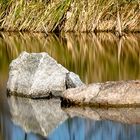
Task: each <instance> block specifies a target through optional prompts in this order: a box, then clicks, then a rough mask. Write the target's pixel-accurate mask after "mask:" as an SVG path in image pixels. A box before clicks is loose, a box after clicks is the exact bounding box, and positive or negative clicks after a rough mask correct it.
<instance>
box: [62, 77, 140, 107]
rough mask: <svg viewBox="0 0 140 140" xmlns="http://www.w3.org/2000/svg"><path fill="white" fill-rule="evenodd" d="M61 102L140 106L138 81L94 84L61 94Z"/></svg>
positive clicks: (139, 85)
mask: <svg viewBox="0 0 140 140" xmlns="http://www.w3.org/2000/svg"><path fill="white" fill-rule="evenodd" d="M63 98H64V99H63V101H64V102H65V103H67V101H68V103H70V104H78V105H93V106H99V107H100V106H116V107H117V106H140V81H139V80H136V81H133V80H132V81H116V82H106V83H94V84H90V85H84V86H81V87H77V88H75V89H68V90H67V91H65V92H64V93H63Z"/></svg>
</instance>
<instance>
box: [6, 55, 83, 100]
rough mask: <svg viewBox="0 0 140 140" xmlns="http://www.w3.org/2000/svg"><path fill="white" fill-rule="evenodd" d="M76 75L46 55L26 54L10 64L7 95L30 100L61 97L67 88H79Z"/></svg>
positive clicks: (78, 80) (80, 83)
mask: <svg viewBox="0 0 140 140" xmlns="http://www.w3.org/2000/svg"><path fill="white" fill-rule="evenodd" d="M81 85H83V83H82V82H81V80H80V78H79V76H78V75H76V74H74V73H72V72H69V71H68V70H67V69H66V68H64V67H63V66H62V65H60V64H58V63H57V62H56V61H55V60H54V59H53V58H52V57H50V56H49V55H48V54H47V53H31V54H29V53H27V52H23V53H21V55H20V56H19V57H18V58H17V59H15V60H13V61H12V63H11V64H10V72H9V79H8V83H7V89H8V93H9V94H15V95H18V96H25V97H31V98H44V97H48V96H50V95H54V96H61V93H62V92H63V91H65V90H66V89H67V88H71V87H77V86H81Z"/></svg>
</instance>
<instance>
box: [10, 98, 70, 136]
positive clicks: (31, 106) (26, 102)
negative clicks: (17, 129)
mask: <svg viewBox="0 0 140 140" xmlns="http://www.w3.org/2000/svg"><path fill="white" fill-rule="evenodd" d="M8 104H9V107H10V113H11V116H12V117H11V118H12V121H13V122H14V123H15V124H17V125H19V126H21V127H22V128H23V129H24V130H25V132H27V133H29V132H33V133H37V134H40V135H43V136H47V135H48V134H50V133H51V132H52V131H53V130H54V129H55V128H56V127H58V126H59V125H60V124H61V123H63V122H64V121H65V120H67V119H68V115H67V113H65V112H64V111H63V110H62V109H61V102H60V100H59V99H50V100H45V99H44V100H43V99H41V100H32V99H28V98H21V97H15V96H11V97H10V98H8Z"/></svg>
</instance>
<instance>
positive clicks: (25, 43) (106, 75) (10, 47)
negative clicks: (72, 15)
mask: <svg viewBox="0 0 140 140" xmlns="http://www.w3.org/2000/svg"><path fill="white" fill-rule="evenodd" d="M24 50H25V51H27V52H42V51H43V52H48V53H49V54H50V55H51V56H53V57H54V58H55V59H56V60H57V61H58V62H59V63H61V64H62V65H64V66H65V67H66V68H68V69H69V70H71V71H73V72H75V73H77V74H79V76H80V77H81V78H82V80H83V81H84V82H86V83H91V82H95V81H107V80H122V79H129V80H130V79H140V71H139V69H140V36H139V34H135V35H133V34H130V35H126V36H124V37H122V38H120V39H119V38H117V37H116V36H115V35H113V34H108V33H104V34H103V33H99V34H97V35H95V34H64V35H63V34H62V35H59V36H56V35H54V34H51V35H49V36H47V37H45V36H44V35H43V34H32V35H30V34H20V33H17V34H14V35H13V34H10V33H1V38H0V71H1V73H3V74H4V73H5V75H7V72H8V66H9V63H10V62H11V60H12V59H14V58H16V57H17V56H18V55H19V53H21V52H22V51H24ZM3 78H4V77H3V75H1V77H0V79H1V80H3Z"/></svg>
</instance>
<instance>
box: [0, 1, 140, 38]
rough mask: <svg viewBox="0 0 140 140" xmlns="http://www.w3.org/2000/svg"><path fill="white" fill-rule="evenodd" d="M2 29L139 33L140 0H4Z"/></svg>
mask: <svg viewBox="0 0 140 140" xmlns="http://www.w3.org/2000/svg"><path fill="white" fill-rule="evenodd" d="M0 29H4V30H7V31H9V30H12V31H14V30H19V31H24V30H25V31H33V32H46V33H48V32H53V31H65V32H69V31H76V32H92V31H113V32H117V33H119V34H120V35H121V34H122V32H124V31H125V32H129V31H133V32H140V1H139V0H80V1H79V0H30V1H29V0H16V1H15V0H1V2H0Z"/></svg>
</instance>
